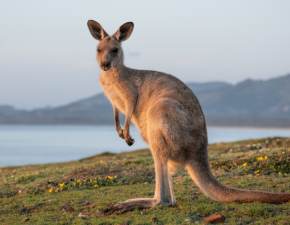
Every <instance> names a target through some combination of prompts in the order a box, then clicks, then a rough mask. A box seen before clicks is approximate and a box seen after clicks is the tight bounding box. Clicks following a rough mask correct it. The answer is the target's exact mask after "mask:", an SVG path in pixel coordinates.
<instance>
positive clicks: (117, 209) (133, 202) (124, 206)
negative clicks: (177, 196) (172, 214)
mask: <svg viewBox="0 0 290 225" xmlns="http://www.w3.org/2000/svg"><path fill="white" fill-rule="evenodd" d="M157 205H166V206H168V205H171V204H170V203H162V202H161V201H160V200H157V199H155V198H134V199H129V200H127V201H124V202H120V203H117V204H114V205H112V206H110V207H108V208H105V209H103V210H102V213H103V214H104V215H110V214H113V213H116V214H122V213H125V212H128V211H132V210H134V209H146V208H153V207H155V206H157Z"/></svg>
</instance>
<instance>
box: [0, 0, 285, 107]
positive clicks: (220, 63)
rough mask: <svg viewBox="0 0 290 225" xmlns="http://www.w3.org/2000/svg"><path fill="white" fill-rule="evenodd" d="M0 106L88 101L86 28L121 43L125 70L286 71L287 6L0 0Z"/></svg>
mask: <svg viewBox="0 0 290 225" xmlns="http://www.w3.org/2000/svg"><path fill="white" fill-rule="evenodd" d="M0 3H1V8H0V29H1V30H0V104H11V105H14V106H17V107H24V108H33V107H39V106H47V105H59V104H63V103H67V102H69V101H71V100H76V99H79V98H82V97H86V96H90V95H92V94H94V93H96V92H100V91H101V89H100V87H99V84H98V82H97V79H98V66H97V65H96V62H95V49H96V41H95V40H94V39H93V38H92V37H91V36H90V34H89V32H88V29H87V26H86V21H87V20H88V19H95V20H98V21H99V22H100V23H101V24H102V25H103V27H104V28H105V29H106V30H107V31H108V32H109V33H113V32H114V31H115V30H116V29H117V28H118V27H119V26H120V25H121V24H122V23H123V22H126V21H133V22H134V23H135V30H134V32H133V34H132V36H131V38H130V39H129V40H128V41H127V42H124V44H123V47H124V50H125V57H126V61H125V62H126V64H127V65H128V66H130V67H135V68H140V69H141V68H146V69H154V70H161V71H165V72H168V73H171V74H173V75H176V76H178V77H179V78H180V79H182V80H184V81H211V80H224V81H230V82H236V81H239V80H242V79H244V78H248V77H251V78H259V79H260V78H263V79H266V78H269V77H272V76H276V75H283V74H286V73H289V72H290V13H289V12H290V1H275V0H273V1H267V0H259V1H258V0H256V1H253V0H240V1H232V0H228V1H225V0H219V1H207V0H203V1H192V0H191V1H185V0H184V1H180V0H179V1H178V0H176V1H171V0H166V1H160V0H159V1H157V0H146V1H125V0H123V1H113V0H105V1H97V0H91V1H89V0H84V1H81V0H79V1H73V0H65V1H64V0H49V1H44V0H34V1H31V0H25V1H20V0H18V1H16V0H9V1H4V0H0Z"/></svg>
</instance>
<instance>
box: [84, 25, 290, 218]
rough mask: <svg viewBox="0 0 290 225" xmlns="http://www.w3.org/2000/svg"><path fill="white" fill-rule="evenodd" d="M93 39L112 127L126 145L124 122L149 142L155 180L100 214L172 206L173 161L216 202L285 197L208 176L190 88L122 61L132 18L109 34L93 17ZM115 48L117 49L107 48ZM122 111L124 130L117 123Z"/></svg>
mask: <svg viewBox="0 0 290 225" xmlns="http://www.w3.org/2000/svg"><path fill="white" fill-rule="evenodd" d="M88 26H89V29H90V31H91V33H92V35H93V36H94V37H95V38H96V39H98V40H99V41H100V42H99V44H98V53H97V61H98V63H99V64H100V67H101V74H100V84H101V86H102V88H103V90H104V93H105V95H106V96H107V98H108V99H109V100H110V102H111V104H112V106H113V110H114V115H115V124H116V129H117V132H118V134H119V136H120V137H121V138H124V139H125V141H126V142H127V143H128V144H129V145H131V144H133V142H134V140H133V139H132V137H131V136H130V131H129V127H130V122H131V121H132V122H133V123H134V124H135V125H136V126H137V128H138V129H139V131H140V133H141V135H142V137H143V138H144V140H145V141H146V142H147V143H148V144H149V146H150V150H151V153H152V156H153V159H154V165H155V174H156V177H155V179H156V185H155V195H154V197H153V198H152V199H132V200H128V201H126V202H123V203H118V204H116V205H114V206H112V207H110V208H109V209H108V210H107V211H106V213H112V212H124V211H127V210H131V209H133V208H140V207H144V208H146V207H153V206H155V205H158V204H162V205H174V204H175V198H174V193H173V187H172V181H171V176H170V173H169V169H168V168H169V167H170V168H172V165H174V166H176V165H179V166H181V167H184V168H186V169H187V171H188V172H189V174H190V176H191V177H192V179H193V180H194V182H195V183H196V184H197V186H198V187H199V188H200V189H201V191H202V192H203V193H204V194H205V195H207V196H208V197H210V198H211V199H214V200H216V201H221V202H253V201H259V202H269V203H282V202H286V201H289V200H290V194H287V193H268V192H258V191H249V190H239V189H234V188H230V187H226V186H223V185H222V184H220V183H219V182H218V181H217V180H216V179H215V178H214V177H213V175H212V173H211V171H210V168H209V165H208V158H207V157H208V156H207V144H208V143H207V131H206V123H205V118H204V115H203V112H202V109H201V107H200V104H199V102H198V100H197V98H196V97H195V95H194V94H193V93H192V91H191V90H190V89H189V88H188V87H187V86H186V85H185V84H184V83H183V82H181V81H180V80H179V79H177V78H176V77H174V76H171V75H169V74H165V73H161V72H156V71H148V70H136V69H131V68H128V67H126V66H125V65H124V63H123V51H122V48H121V41H124V40H126V39H127V38H129V36H130V34H131V33H132V30H133V23H132V22H129V23H125V24H124V25H122V26H121V27H120V28H119V30H118V31H117V32H116V33H115V34H114V35H113V36H111V37H109V36H108V34H107V32H106V31H105V30H104V29H103V28H102V27H101V25H100V24H99V23H97V22H95V21H92V20H90V21H88ZM116 49H118V52H117V54H116V52H113V51H114V50H116ZM119 112H121V113H124V114H125V117H126V120H125V125H124V129H122V128H121V126H120V122H119Z"/></svg>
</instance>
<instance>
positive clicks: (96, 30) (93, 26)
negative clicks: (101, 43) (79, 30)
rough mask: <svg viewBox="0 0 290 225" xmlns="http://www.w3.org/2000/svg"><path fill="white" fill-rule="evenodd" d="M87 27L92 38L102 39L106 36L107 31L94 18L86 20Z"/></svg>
mask: <svg viewBox="0 0 290 225" xmlns="http://www.w3.org/2000/svg"><path fill="white" fill-rule="evenodd" d="M87 24H88V27H89V30H90V32H91V34H92V36H93V37H94V38H96V39H97V40H102V39H103V38H105V37H107V36H108V34H107V32H106V31H105V30H104V29H103V28H102V26H101V24H99V23H98V22H96V21H94V20H88V23H87Z"/></svg>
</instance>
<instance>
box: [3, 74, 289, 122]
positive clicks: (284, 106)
mask: <svg viewBox="0 0 290 225" xmlns="http://www.w3.org/2000/svg"><path fill="white" fill-rule="evenodd" d="M187 85H188V86H189V87H190V88H191V89H192V90H193V92H194V93H195V95H196V96H197V97H198V99H199V100H200V103H201V105H202V107H203V110H204V112H205V115H206V119H207V121H208V124H209V125H232V126H280V127H283V126H287V127H290V74H289V75H285V76H280V77H276V78H273V79H268V80H252V79H247V80H244V81H241V82H239V83H237V84H230V83H226V82H207V83H188V84H187ZM0 123H1V124H112V123H113V119H112V109H111V106H110V103H109V102H108V101H107V99H106V98H105V97H104V96H103V94H97V95H95V96H92V97H89V98H86V99H81V100H79V101H75V102H72V103H69V104H67V105H63V106H59V107H55V108H41V109H35V110H31V111H25V110H17V109H15V108H13V107H11V106H0Z"/></svg>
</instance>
